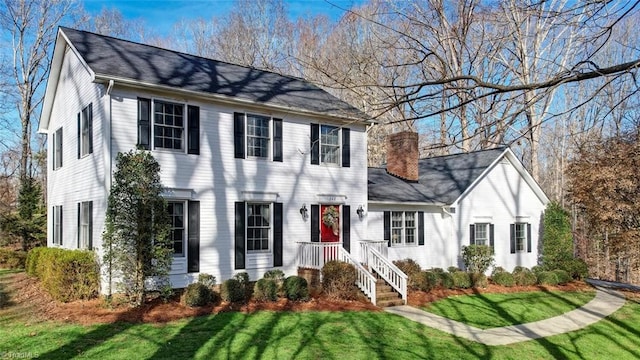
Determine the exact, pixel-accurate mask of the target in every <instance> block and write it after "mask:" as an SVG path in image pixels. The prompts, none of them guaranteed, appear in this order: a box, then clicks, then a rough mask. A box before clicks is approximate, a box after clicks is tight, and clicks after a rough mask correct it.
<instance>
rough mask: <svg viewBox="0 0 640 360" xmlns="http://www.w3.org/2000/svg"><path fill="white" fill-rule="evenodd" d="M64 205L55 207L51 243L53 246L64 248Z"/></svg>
mask: <svg viewBox="0 0 640 360" xmlns="http://www.w3.org/2000/svg"><path fill="white" fill-rule="evenodd" d="M62 221H63V213H62V205H54V206H53V219H52V223H53V224H52V234H51V235H52V236H51V238H52V239H51V242H52V244H53V245H58V246H62Z"/></svg>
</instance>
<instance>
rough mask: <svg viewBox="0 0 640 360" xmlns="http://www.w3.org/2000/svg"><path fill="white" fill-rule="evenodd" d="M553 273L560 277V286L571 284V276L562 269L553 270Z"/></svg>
mask: <svg viewBox="0 0 640 360" xmlns="http://www.w3.org/2000/svg"><path fill="white" fill-rule="evenodd" d="M553 273H554V274H556V277H558V284H566V283H569V282H571V276H570V275H569V273H568V272H566V271H564V270H562V269H556V270H553Z"/></svg>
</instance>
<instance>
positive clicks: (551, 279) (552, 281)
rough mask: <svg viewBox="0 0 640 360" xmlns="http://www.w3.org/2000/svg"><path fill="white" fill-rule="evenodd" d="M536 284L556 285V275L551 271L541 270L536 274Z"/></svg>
mask: <svg viewBox="0 0 640 360" xmlns="http://www.w3.org/2000/svg"><path fill="white" fill-rule="evenodd" d="M538 284H540V285H558V276H557V275H556V274H555V273H554V272H553V271H542V272H541V273H539V274H538Z"/></svg>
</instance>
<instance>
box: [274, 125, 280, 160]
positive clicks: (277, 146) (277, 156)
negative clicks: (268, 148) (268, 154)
mask: <svg viewBox="0 0 640 360" xmlns="http://www.w3.org/2000/svg"><path fill="white" fill-rule="evenodd" d="M273 161H280V162H282V119H273Z"/></svg>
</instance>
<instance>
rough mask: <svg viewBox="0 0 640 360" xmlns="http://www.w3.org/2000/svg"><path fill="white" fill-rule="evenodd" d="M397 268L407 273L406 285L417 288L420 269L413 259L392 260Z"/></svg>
mask: <svg viewBox="0 0 640 360" xmlns="http://www.w3.org/2000/svg"><path fill="white" fill-rule="evenodd" d="M393 264H394V265H395V266H397V267H398V269H400V270H402V272H403V273H405V274H407V276H408V279H407V286H408V287H409V288H412V289H418V288H419V285H418V282H420V272H422V269H421V268H420V265H419V264H418V263H417V262H416V261H415V260H413V259H404V260H396V261H394V262H393Z"/></svg>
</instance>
